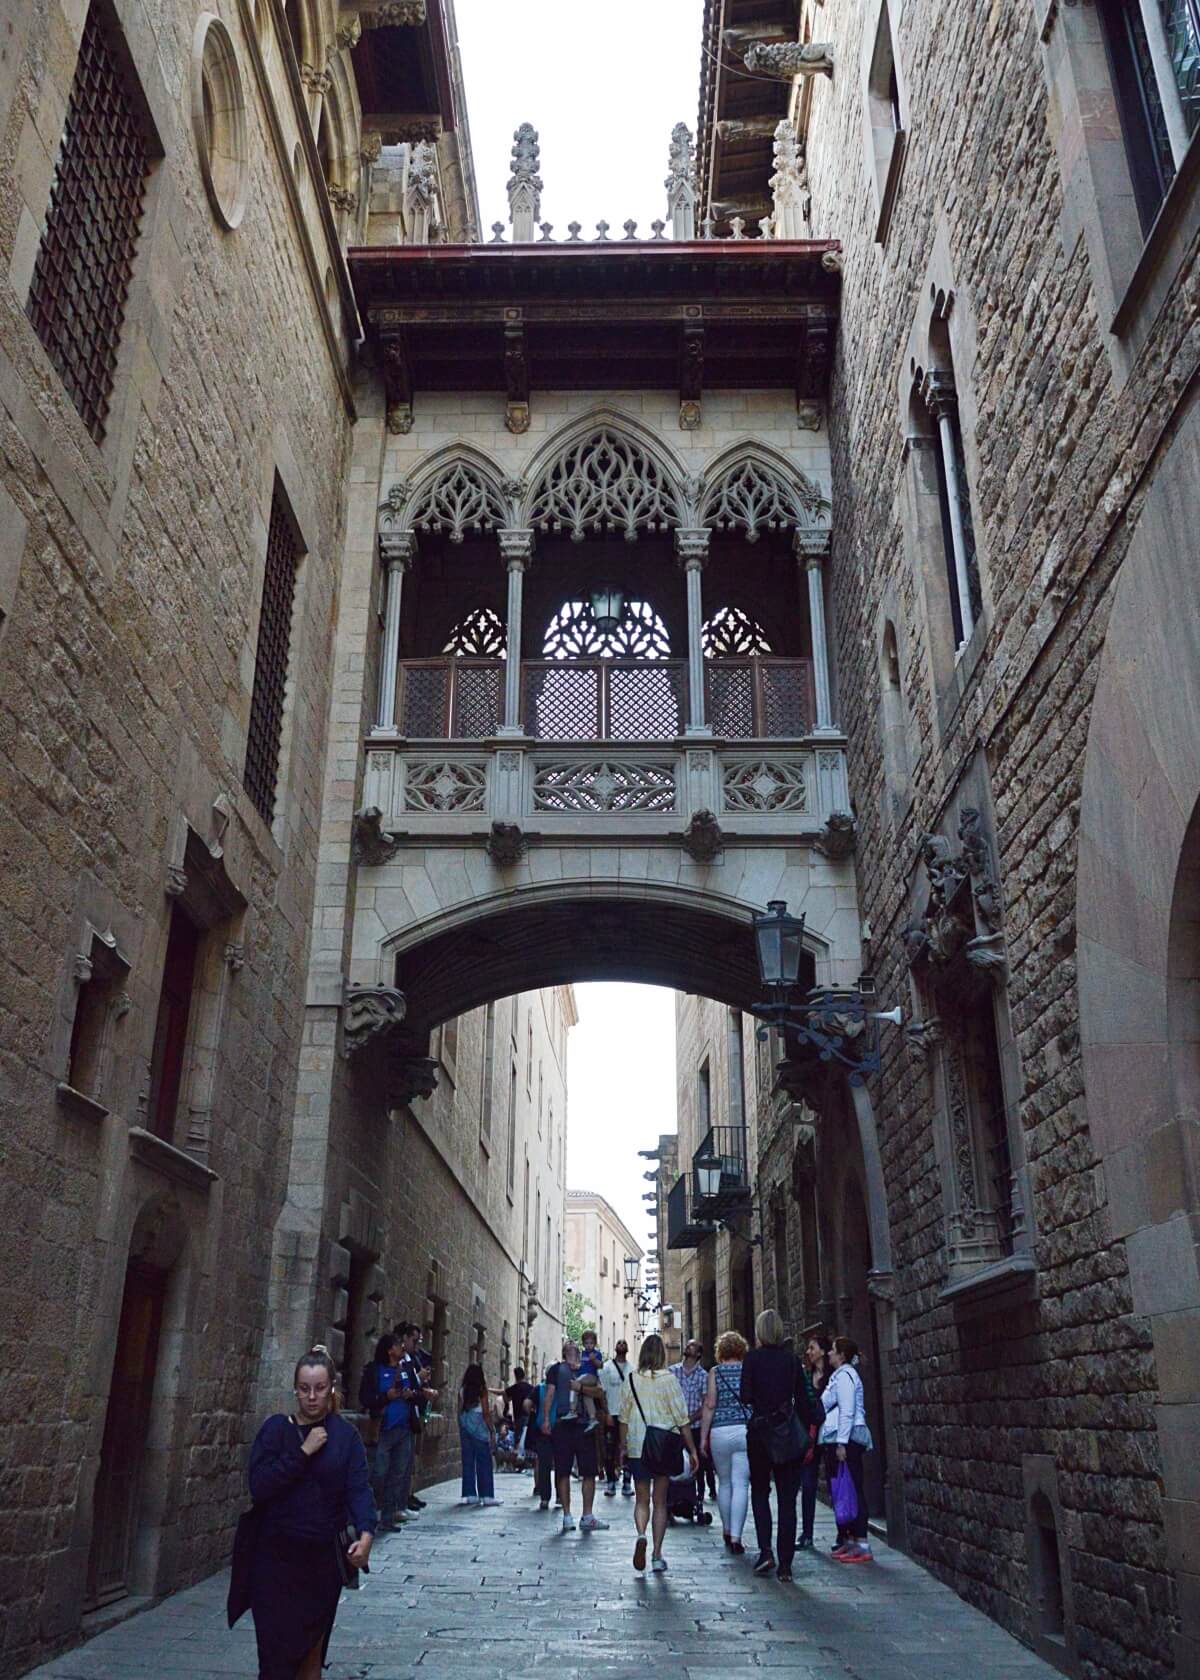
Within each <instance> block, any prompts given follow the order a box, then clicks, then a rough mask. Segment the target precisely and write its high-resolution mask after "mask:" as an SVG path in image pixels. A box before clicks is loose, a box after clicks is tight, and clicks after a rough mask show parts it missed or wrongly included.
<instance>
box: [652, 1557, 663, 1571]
mask: <svg viewBox="0 0 1200 1680" xmlns="http://www.w3.org/2000/svg"><path fill="white" fill-rule="evenodd" d="M650 1567H651V1569H652V1570H653V1571H654V1573H655V1574H656V1575H662V1574H664V1573H665V1572H666V1567H667V1560H666V1558H661V1557H657V1558H651V1559H650Z"/></svg>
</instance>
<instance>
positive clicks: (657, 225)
mask: <svg viewBox="0 0 1200 1680" xmlns="http://www.w3.org/2000/svg"><path fill="white" fill-rule="evenodd" d="M666 231H667V224H666V222H661V221H655V222H651V223H650V232H651V233H652V234H653V235H654V237H655V239H661V238H662V236H663V234H664V233H665V232H666Z"/></svg>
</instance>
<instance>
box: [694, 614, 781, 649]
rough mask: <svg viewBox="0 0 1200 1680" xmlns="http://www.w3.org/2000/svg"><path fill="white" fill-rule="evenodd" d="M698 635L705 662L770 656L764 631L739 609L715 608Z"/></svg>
mask: <svg viewBox="0 0 1200 1680" xmlns="http://www.w3.org/2000/svg"><path fill="white" fill-rule="evenodd" d="M701 634H702V636H703V641H704V656H705V658H706V659H736V658H739V657H741V656H744V655H746V654H755V653H770V652H771V643H770V640H769V638H768V636H767V633H766V631H765V630H764V629H763V627H762V625H761V624H759V622H758V620H757V619H753V618H751V617H750V614H749V613H748V612H745V611H743V609H742V608H741V607H718V608H717V610H716V612H715V613H713V615H712V617H711V618H710V619H708V620H707V622H706V623H705V626H704V629H703V631H702V633H701Z"/></svg>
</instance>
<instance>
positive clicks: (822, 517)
mask: <svg viewBox="0 0 1200 1680" xmlns="http://www.w3.org/2000/svg"><path fill="white" fill-rule="evenodd" d="M829 511H830V504H829V500H828V498H827V497H826V495H825V494H824V492H823V491H822V489H821V487H820V485H819V484H817V483H816V482H815V481H814V480H813V479H811V478H809V477H808V475H807V474H806V473H803V472H801V471H800V469H799V468H798V467H795V466H793V465H792V463H791V462H790V461H789V460H788V459H787V457H786V456H785V455H782V454H780V453H779V451H778V450H776V449H772V448H771V447H770V445H769V444H765V443H759V442H758V441H757V440H756V439H750V440H747V441H741V442H738V443H735V444H731V445H730V447H729V448H728V449H726V450H724V451H723V452H722V453H721V454H720V455H718V456H717V458H716V459H715V460H714V461H712V462H710V463H709V466H708V468H707V469H706V471H705V473H704V476H703V478H702V479H701V481H700V495H699V508H698V514H699V518H698V521H697V522H698V523H699V524H701V525H710V526H712V527H714V528H715V529H716V530H718V531H735V530H740V531H742V532H743V533H744V534H745V537H746V540H747V542H757V541H758V538H759V536H760V535H761V533H762V532H764V531H787V530H795V529H798V528H799V529H805V530H811V529H812V528H813V527H816V526H821V525H824V524H826V523H827V522H828V518H829Z"/></svg>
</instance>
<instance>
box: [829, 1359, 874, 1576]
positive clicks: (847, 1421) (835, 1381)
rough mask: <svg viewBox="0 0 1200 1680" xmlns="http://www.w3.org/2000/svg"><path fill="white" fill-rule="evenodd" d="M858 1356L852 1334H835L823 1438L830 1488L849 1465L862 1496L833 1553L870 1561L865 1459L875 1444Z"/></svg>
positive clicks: (840, 1528)
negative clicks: (868, 1420) (844, 1466)
mask: <svg viewBox="0 0 1200 1680" xmlns="http://www.w3.org/2000/svg"><path fill="white" fill-rule="evenodd" d="M857 1358H858V1344H857V1343H856V1342H852V1341H851V1340H850V1338H849V1336H835V1337H834V1339H833V1346H832V1347H831V1348H830V1350H829V1363H830V1364H831V1365H832V1366H833V1375H832V1376H831V1377H830V1379H829V1381H828V1382H827V1383H826V1385H825V1387H824V1388H823V1389H822V1391H821V1404H822V1405H823V1406H824V1408H825V1423H824V1425H823V1427H822V1429H821V1435H820V1441H821V1444H822V1445H823V1446H824V1448H825V1468H826V1473H827V1475H828V1477H829V1485H830V1488H832V1486H833V1478H834V1476H835V1475H836V1474H837V1470H838V1466H839V1465H841V1464H845V1465H848V1466H849V1469H850V1476H851V1479H852V1481H853V1482H854V1492H855V1494H856V1495H857V1498H858V1511H857V1513H856V1515H855V1517H854V1521H853V1522H852V1523H850V1524H848V1525H847V1526H846V1527H843V1526H842V1525H841V1524H840V1523H839V1525H838V1535H837V1541H836V1543H835V1545H834V1548H833V1555H834V1557H835V1558H836V1559H837V1561H838V1562H839V1563H867V1562H869V1561H870V1557H871V1548H870V1546H869V1545H868V1544H867V1497H866V1494H865V1492H864V1491H863V1459H864V1458H865V1456H866V1455H867V1453H868V1452H869V1451H870V1450H871V1448H872V1447H873V1446H874V1442H873V1441H872V1440H871V1431H870V1430H869V1429H868V1428H867V1412H866V1406H865V1404H864V1399H863V1385H862V1378H861V1377H860V1376H859V1374H858V1372H857V1371H856V1370H855V1368H854V1361H855V1360H856V1359H857Z"/></svg>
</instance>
